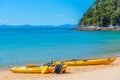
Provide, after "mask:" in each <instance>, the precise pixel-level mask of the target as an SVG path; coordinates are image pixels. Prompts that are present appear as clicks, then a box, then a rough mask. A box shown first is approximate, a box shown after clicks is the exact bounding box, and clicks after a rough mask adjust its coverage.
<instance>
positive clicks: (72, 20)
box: [57, 13, 75, 23]
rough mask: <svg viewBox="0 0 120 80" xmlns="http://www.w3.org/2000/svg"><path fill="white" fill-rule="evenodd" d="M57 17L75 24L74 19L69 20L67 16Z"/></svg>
mask: <svg viewBox="0 0 120 80" xmlns="http://www.w3.org/2000/svg"><path fill="white" fill-rule="evenodd" d="M57 16H59V17H61V18H63V19H64V20H66V21H68V22H70V23H75V20H74V19H71V18H68V17H67V16H65V15H64V14H60V13H59V14H57Z"/></svg>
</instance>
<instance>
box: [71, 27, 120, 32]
mask: <svg viewBox="0 0 120 80" xmlns="http://www.w3.org/2000/svg"><path fill="white" fill-rule="evenodd" d="M71 30H85V31H92V30H93V31H120V27H116V26H109V27H96V26H79V27H74V28H71Z"/></svg>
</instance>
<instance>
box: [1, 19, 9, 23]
mask: <svg viewBox="0 0 120 80" xmlns="http://www.w3.org/2000/svg"><path fill="white" fill-rule="evenodd" d="M8 22H9V21H8V20H4V19H0V23H8Z"/></svg>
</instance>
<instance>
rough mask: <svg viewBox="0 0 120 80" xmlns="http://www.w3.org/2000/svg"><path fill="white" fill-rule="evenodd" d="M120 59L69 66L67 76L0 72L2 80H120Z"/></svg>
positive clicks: (0, 79)
mask: <svg viewBox="0 0 120 80" xmlns="http://www.w3.org/2000/svg"><path fill="white" fill-rule="evenodd" d="M119 72H120V57H117V59H116V60H115V61H114V62H113V63H112V64H110V65H89V66H71V67H70V66H69V67H68V68H67V72H66V73H65V74H29V73H28V74H22V73H12V72H10V71H9V70H4V71H0V80H80V79H82V80H120V78H119Z"/></svg>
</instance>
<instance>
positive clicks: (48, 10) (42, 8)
mask: <svg viewBox="0 0 120 80" xmlns="http://www.w3.org/2000/svg"><path fill="white" fill-rule="evenodd" d="M94 1H95V0H0V24H7V25H25V24H30V25H62V24H77V23H78V21H79V19H80V18H81V17H82V16H83V14H84V13H85V11H86V10H87V9H88V8H89V7H90V6H91V5H92V4H93V3H94Z"/></svg>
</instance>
